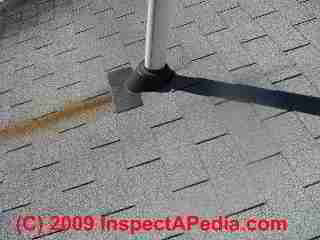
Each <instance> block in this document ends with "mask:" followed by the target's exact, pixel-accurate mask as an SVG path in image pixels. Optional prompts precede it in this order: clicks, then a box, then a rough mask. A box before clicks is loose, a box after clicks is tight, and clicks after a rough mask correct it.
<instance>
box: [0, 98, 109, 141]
mask: <svg viewBox="0 0 320 240" xmlns="http://www.w3.org/2000/svg"><path fill="white" fill-rule="evenodd" d="M111 103H112V97H111V96H99V97H96V98H93V99H88V100H85V101H78V102H76V101H74V102H69V103H66V104H64V108H63V110H62V111H58V112H52V113H48V114H45V115H43V116H41V117H39V118H36V119H31V120H30V119H29V120H22V121H18V122H15V123H11V124H9V126H7V127H5V128H2V129H0V135H1V136H3V137H14V136H20V135H29V134H32V133H33V132H34V131H35V130H38V129H52V127H53V126H54V125H55V124H57V123H58V122H60V121H63V120H67V119H72V118H74V117H78V116H81V117H83V118H85V119H86V120H88V121H89V120H93V119H95V116H96V114H97V112H99V111H110V110H111Z"/></svg>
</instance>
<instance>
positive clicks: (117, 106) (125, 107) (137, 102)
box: [108, 68, 143, 113]
mask: <svg viewBox="0 0 320 240" xmlns="http://www.w3.org/2000/svg"><path fill="white" fill-rule="evenodd" d="M133 74H134V71H133V69H132V68H122V69H119V70H115V71H113V72H110V73H108V79H109V83H110V86H111V89H112V96H113V111H114V112H115V113H121V112H126V111H129V110H132V109H134V108H138V107H140V106H143V102H142V98H141V94H140V93H133V92H130V91H129V90H128V88H127V86H126V81H127V80H128V79H129V78H130V77H132V75H133Z"/></svg>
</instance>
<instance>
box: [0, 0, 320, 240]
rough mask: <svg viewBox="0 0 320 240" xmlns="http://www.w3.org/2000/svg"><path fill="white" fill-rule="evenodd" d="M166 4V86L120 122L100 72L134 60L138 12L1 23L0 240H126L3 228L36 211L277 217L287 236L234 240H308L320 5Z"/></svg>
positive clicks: (317, 130) (60, 10)
mask: <svg viewBox="0 0 320 240" xmlns="http://www.w3.org/2000/svg"><path fill="white" fill-rule="evenodd" d="M172 5H173V6H175V9H174V10H175V17H174V21H173V22H172V25H171V28H170V39H169V43H168V63H169V64H170V66H171V67H172V68H174V69H175V70H176V71H177V73H178V74H179V76H177V77H176V79H175V82H174V84H175V87H174V89H173V90H172V91H168V92H161V93H160V92H157V93H155V92H154V93H144V94H143V95H142V98H143V102H144V106H142V107H139V108H137V109H133V110H131V111H128V112H124V113H121V114H115V113H113V112H112V102H111V88H110V86H109V83H108V79H107V73H108V72H110V71H113V70H115V69H119V68H122V67H128V66H131V67H133V68H134V67H135V66H136V65H137V64H138V63H139V62H140V61H141V60H142V58H143V55H144V45H145V41H144V34H145V27H144V26H145V14H146V1H145V0H81V1H80V0H47V1H42V0H33V1H27V2H26V3H25V4H23V5H20V6H19V7H17V8H15V9H14V10H12V11H10V12H6V15H5V20H4V25H3V31H2V34H1V39H0V106H1V109H0V110H1V111H9V113H10V116H11V119H13V120H14V123H13V124H10V126H8V127H5V128H4V129H3V130H2V131H1V132H0V208H1V209H2V211H3V212H2V215H1V218H0V227H1V229H0V239H4V240H7V239H8V240H9V239H32V238H33V239H100V240H101V239H129V238H133V237H132V236H131V237H130V236H128V235H126V234H123V233H107V232H102V233H101V232H89V233H85V232H79V233H76V232H57V233H55V234H52V235H48V236H46V235H43V236H42V235H40V236H39V235H33V236H29V235H28V236H22V235H17V233H16V232H15V231H14V230H13V229H11V228H8V227H7V226H8V225H7V224H8V222H9V220H10V219H13V217H14V216H17V215H20V214H23V213H31V214H35V215H37V214H38V215H39V213H40V214H41V211H42V212H43V211H44V210H48V211H51V212H52V211H53V212H54V213H56V214H60V215H61V214H62V215H77V214H84V215H90V214H92V215H95V214H101V215H103V214H107V215H108V214H112V215H116V216H130V217H137V216H144V217H146V216H153V217H155V216H159V215H160V216H162V217H166V216H173V215H177V214H186V213H189V214H194V215H200V216H208V217H209V216H218V215H229V216H233V217H235V218H239V219H242V218H248V217H252V216H258V217H261V218H263V217H265V218H266V217H285V218H288V221H289V230H288V232H284V233H278V232H274V233H269V232H259V233H248V234H247V237H250V238H252V239H257V240H258V239H290V240H291V239H292V240H294V239H297V240H298V239H299V240H301V239H304V240H311V239H318V238H320V184H319V181H320V162H319V157H320V141H319V139H320V138H319V137H320V119H319V115H320V112H319V111H318V110H317V109H316V106H317V103H319V102H320V101H319V98H318V97H319V95H320V80H319V74H320V49H319V47H320V19H319V17H320V3H319V1H318V0H271V1H266V0H205V1H202V0H173V1H172ZM185 76H188V77H185ZM233 84H240V85H233ZM243 85H247V86H243ZM279 91H282V92H279ZM295 94H300V95H295ZM246 96H247V97H246ZM308 96H309V98H308ZM0 116H2V115H0ZM39 210H40V212H39ZM175 234H176V235H175ZM241 236H244V235H241ZM147 237H149V238H150V239H159V238H160V239H188V240H189V239H190V240H191V239H201V240H202V239H230V238H231V237H232V236H230V234H221V233H219V234H218V233H216V234H212V233H211V234H209V233H208V234H206V233H203V232H199V231H193V232H185V233H181V232H179V233H172V232H171V233H164V232H159V233H158V232H153V233H148V234H147ZM233 237H239V236H238V235H233Z"/></svg>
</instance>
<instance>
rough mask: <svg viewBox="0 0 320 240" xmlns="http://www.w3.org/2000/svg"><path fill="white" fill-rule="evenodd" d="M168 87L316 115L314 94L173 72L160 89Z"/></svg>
mask: <svg viewBox="0 0 320 240" xmlns="http://www.w3.org/2000/svg"><path fill="white" fill-rule="evenodd" d="M171 90H175V91H186V92H189V93H192V94H196V95H201V96H208V97H219V98H223V99H226V100H233V101H239V102H246V103H255V104H259V105H264V106H270V107H275V108H279V109H284V110H288V111H297V112H301V113H308V114H312V115H319V116H320V98H319V97H314V96H307V95H301V94H296V93H290V92H285V91H278V90H270V89H265V88H260V87H255V86H248V85H243V84H232V83H226V82H221V81H217V80H209V79H204V78H193V77H186V76H182V75H176V76H175V78H174V79H173V81H172V83H171V85H170V86H168V87H167V88H166V89H163V90H162V91H165V92H167V91H171Z"/></svg>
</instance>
